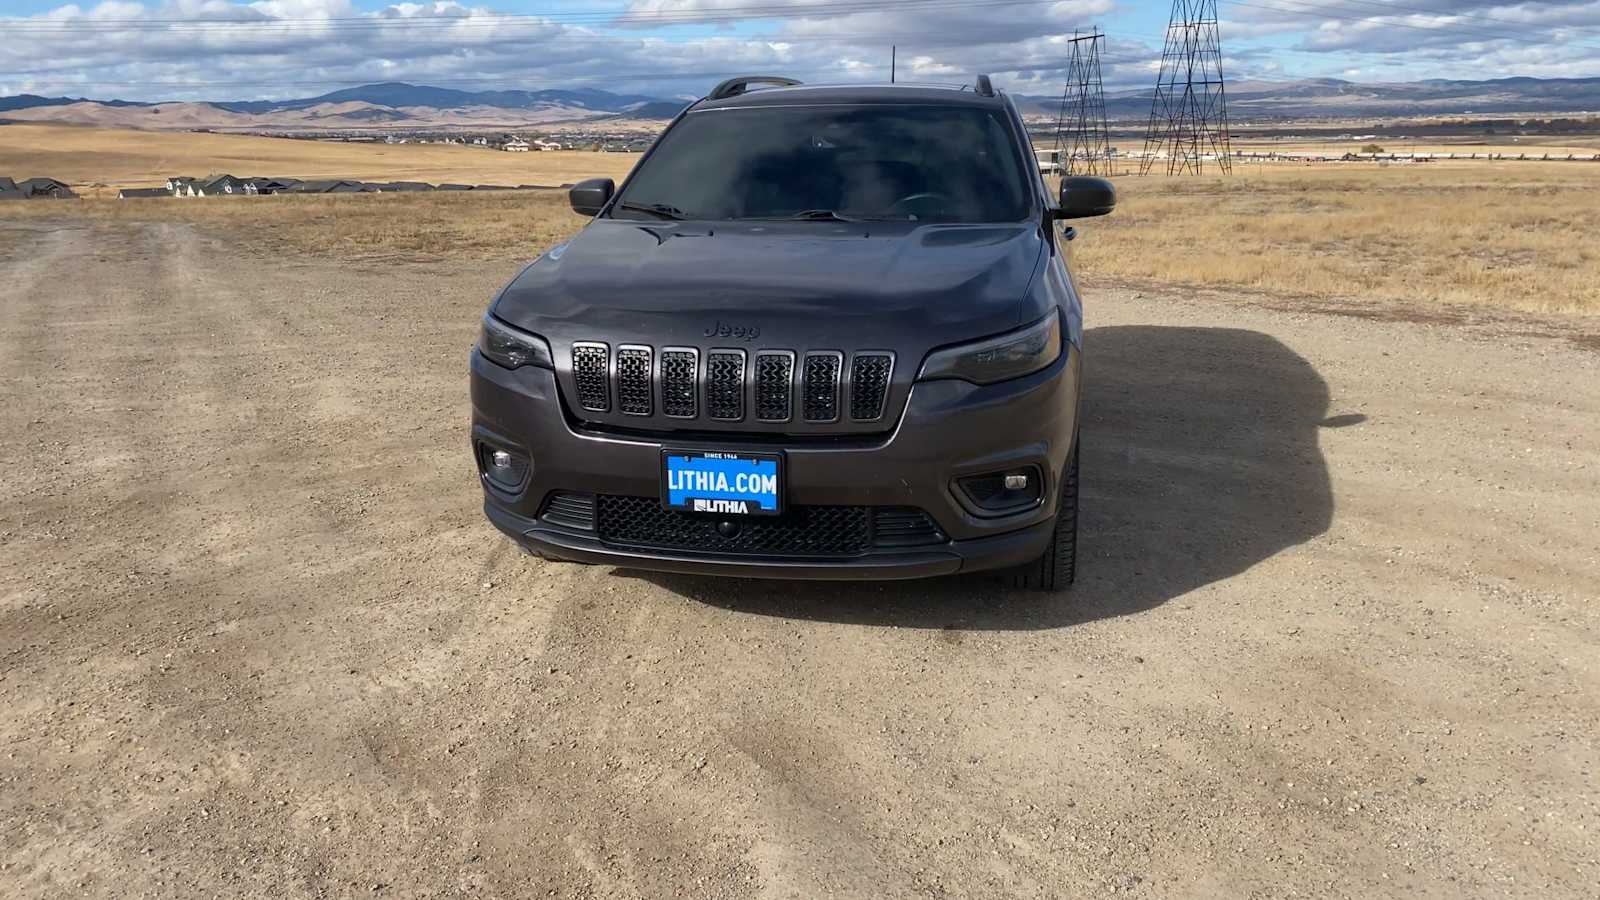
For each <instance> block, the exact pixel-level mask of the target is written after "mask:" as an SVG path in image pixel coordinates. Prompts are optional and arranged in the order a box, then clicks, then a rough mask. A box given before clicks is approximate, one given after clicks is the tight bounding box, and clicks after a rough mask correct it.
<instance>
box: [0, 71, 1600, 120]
mask: <svg viewBox="0 0 1600 900" xmlns="http://www.w3.org/2000/svg"><path fill="white" fill-rule="evenodd" d="M1151 98H1152V92H1151V91H1150V90H1148V89H1145V90H1134V91H1112V92H1108V93H1107V95H1106V112H1107V115H1108V117H1109V118H1111V119H1112V120H1113V121H1119V120H1120V121H1138V120H1141V119H1143V118H1145V117H1147V116H1149V114H1150V102H1151ZM1017 100H1018V102H1019V104H1020V106H1021V107H1022V110H1023V112H1024V113H1025V114H1028V115H1034V116H1041V117H1052V116H1054V115H1056V113H1057V111H1058V109H1059V107H1060V102H1061V99H1060V97H1042V96H1028V95H1019V96H1018V97H1017ZM687 102H688V101H686V100H682V99H668V98H662V97H652V96H646V95H641V94H619V93H613V92H611V91H604V90H598V89H592V88H577V89H570V90H560V89H550V90H539V91H520V90H496V91H462V90H455V89H452V88H441V87H430V86H427V85H415V84H405V83H403V82H385V83H382V84H368V85H362V86H361V87H354V88H348V89H344V90H338V91H332V92H330V93H327V94H322V95H320V96H317V97H306V98H303V99H297V100H241V101H214V102H170V103H155V102H134V101H127V100H90V99H86V98H82V97H41V96H37V95H33V94H22V95H19V96H15V97H0V119H4V120H13V121H49V122H69V123H81V124H89V125H106V126H115V127H128V128H149V129H194V128H210V129H216V130H222V131H243V130H284V131H296V130H329V131H333V130H351V129H362V128H380V127H381V128H391V129H396V128H398V129H403V128H497V127H504V128H525V127H537V126H548V125H558V124H573V123H581V122H603V121H608V120H644V121H660V120H664V119H668V118H671V117H672V116H674V115H676V114H677V113H678V111H679V110H681V109H682V108H683V107H684V105H685V103H687ZM1228 107H1229V112H1230V114H1231V117H1232V118H1233V119H1234V121H1236V122H1242V121H1255V120H1283V119H1350V118H1358V119H1359V118H1364V117H1371V118H1377V117H1395V116H1429V115H1474V114H1478V115H1504V114H1509V113H1556V114H1569V113H1578V112H1594V111H1600V78H1551V79H1544V78H1500V79H1494V80H1490V81H1445V80H1431V81H1417V82H1398V83H1390V84H1360V83H1356V82H1349V81H1340V80H1338V79H1332V78H1317V79H1304V80H1300V81H1285V82H1260V81H1257V82H1250V81H1241V82H1237V83H1234V84H1230V85H1229V86H1228Z"/></svg>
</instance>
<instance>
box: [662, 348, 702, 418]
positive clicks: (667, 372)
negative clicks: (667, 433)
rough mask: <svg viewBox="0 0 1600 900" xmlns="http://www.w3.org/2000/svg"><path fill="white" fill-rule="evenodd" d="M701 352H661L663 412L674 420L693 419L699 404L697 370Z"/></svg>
mask: <svg viewBox="0 0 1600 900" xmlns="http://www.w3.org/2000/svg"><path fill="white" fill-rule="evenodd" d="M698 362H699V351H697V350H663V351H661V411H662V412H663V413H665V414H666V415H669V416H671V417H673V418H674V419H692V418H694V417H695V413H696V410H697V409H698V408H699V404H698V402H697V401H696V399H695V398H696V396H697V395H698V394H699V391H698V390H697V389H696V385H695V375H696V372H695V369H696V368H698V365H697V363H698Z"/></svg>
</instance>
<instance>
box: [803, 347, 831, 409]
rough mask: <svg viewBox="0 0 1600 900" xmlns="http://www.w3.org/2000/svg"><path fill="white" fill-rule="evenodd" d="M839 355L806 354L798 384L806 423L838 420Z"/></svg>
mask: <svg viewBox="0 0 1600 900" xmlns="http://www.w3.org/2000/svg"><path fill="white" fill-rule="evenodd" d="M839 363H840V360H839V354H837V353H807V354H806V363H805V369H804V370H803V375H802V379H801V384H800V392H801V395H802V398H803V399H802V401H801V403H802V409H804V411H805V417H806V421H807V422H832V421H833V420H835V419H837V418H839Z"/></svg>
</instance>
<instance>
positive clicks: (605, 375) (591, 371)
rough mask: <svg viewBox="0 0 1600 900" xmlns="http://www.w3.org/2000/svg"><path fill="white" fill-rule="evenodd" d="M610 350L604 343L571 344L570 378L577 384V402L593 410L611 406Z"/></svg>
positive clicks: (604, 409) (603, 410)
mask: <svg viewBox="0 0 1600 900" xmlns="http://www.w3.org/2000/svg"><path fill="white" fill-rule="evenodd" d="M610 355H611V354H610V350H609V348H608V347H606V345H605V344H573V345H572V379H573V380H574V381H576V382H577V384H578V404H579V405H581V406H582V407H583V408H584V409H587V410H593V411H594V412H605V411H606V410H608V409H610V408H611V375H610V373H609V372H608V371H607V369H609V368H610V359H609V357H610Z"/></svg>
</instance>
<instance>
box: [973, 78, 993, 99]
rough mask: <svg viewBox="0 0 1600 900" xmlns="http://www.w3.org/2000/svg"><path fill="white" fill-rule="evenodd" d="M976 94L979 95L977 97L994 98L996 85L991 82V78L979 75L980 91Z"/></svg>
mask: <svg viewBox="0 0 1600 900" xmlns="http://www.w3.org/2000/svg"><path fill="white" fill-rule="evenodd" d="M976 93H977V95H978V96H979V97H993V96H994V85H993V84H991V83H990V82H989V76H987V75H979V76H978V89H977V92H976Z"/></svg>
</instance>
